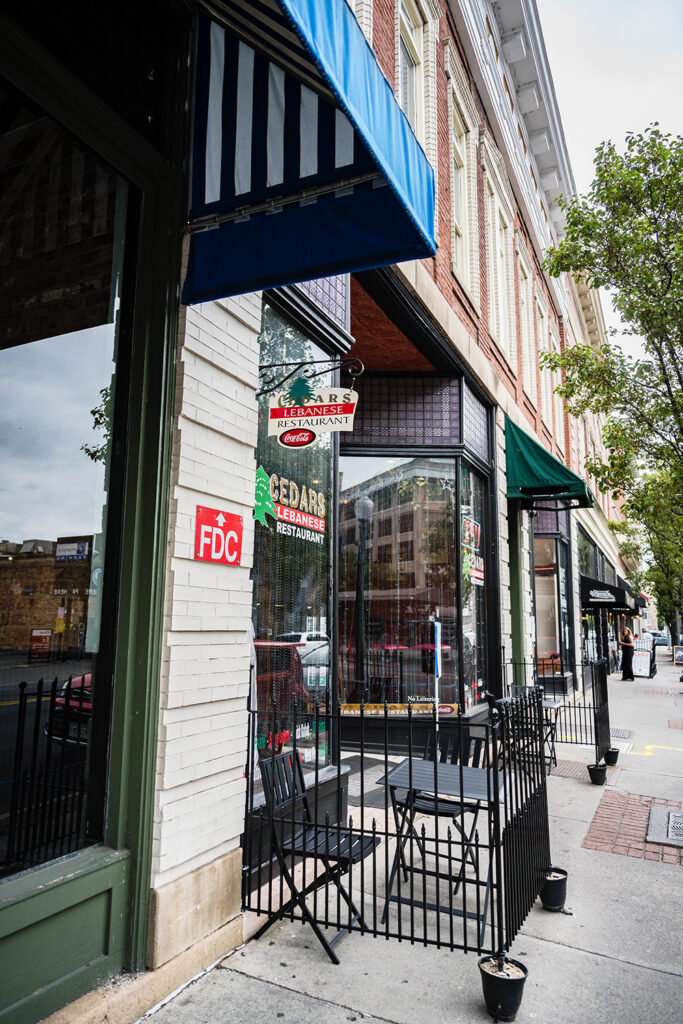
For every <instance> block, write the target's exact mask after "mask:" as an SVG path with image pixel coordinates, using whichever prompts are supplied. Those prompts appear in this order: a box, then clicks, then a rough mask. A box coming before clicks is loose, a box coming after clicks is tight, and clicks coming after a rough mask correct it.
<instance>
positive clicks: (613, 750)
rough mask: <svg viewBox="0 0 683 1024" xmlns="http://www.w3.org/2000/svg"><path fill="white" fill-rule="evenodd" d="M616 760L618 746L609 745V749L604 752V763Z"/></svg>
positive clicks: (617, 757)
mask: <svg viewBox="0 0 683 1024" xmlns="http://www.w3.org/2000/svg"><path fill="white" fill-rule="evenodd" d="M618 760H619V748H618V747H610V749H609V750H608V751H607V753H606V754H605V764H616V763H617V761H618Z"/></svg>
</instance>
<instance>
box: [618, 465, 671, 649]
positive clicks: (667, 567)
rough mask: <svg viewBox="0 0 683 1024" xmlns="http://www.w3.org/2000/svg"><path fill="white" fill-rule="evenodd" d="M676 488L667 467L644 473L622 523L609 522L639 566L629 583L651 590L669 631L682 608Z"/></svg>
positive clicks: (625, 552) (624, 553)
mask: <svg viewBox="0 0 683 1024" xmlns="http://www.w3.org/2000/svg"><path fill="white" fill-rule="evenodd" d="M677 487H679V483H677V481H676V480H675V478H674V477H673V476H672V474H671V472H669V471H667V470H660V471H657V472H654V473H647V474H644V475H643V477H642V478H641V480H640V481H639V486H638V488H637V489H636V490H635V491H634V492H633V494H631V495H630V496H629V497H628V498H627V499H626V502H625V504H624V512H625V514H626V522H624V523H612V524H610V525H611V527H612V530H613V531H614V532H615V533H616V534H617V536H618V537H619V540H620V551H621V554H622V556H623V557H625V558H632V559H634V560H635V561H636V562H638V563H639V564H640V566H641V569H640V572H639V573H637V574H636V575H634V576H633V577H632V578H631V583H632V584H633V585H634V586H635V587H636V588H637V589H639V590H645V592H646V593H654V595H655V597H656V599H657V610H658V613H659V615H660V616H661V618H663V619H664V620H665V621H666V623H667V625H668V626H669V628H670V629H671V631H672V634H673V632H674V626H673V622H674V619H675V616H676V612H677V610H678V609H680V608H682V607H683V542H682V539H681V538H683V514H681V513H680V512H677V511H676V510H675V508H672V503H671V495H672V493H673V492H674V490H675V489H676V488H677ZM679 493H680V492H679Z"/></svg>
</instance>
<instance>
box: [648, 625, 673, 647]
mask: <svg viewBox="0 0 683 1024" xmlns="http://www.w3.org/2000/svg"><path fill="white" fill-rule="evenodd" d="M651 632H652V635H653V637H654V638H655V647H668V646H669V638H668V636H667V635H666V633H664V632H663V631H662V630H661V629H653V630H651Z"/></svg>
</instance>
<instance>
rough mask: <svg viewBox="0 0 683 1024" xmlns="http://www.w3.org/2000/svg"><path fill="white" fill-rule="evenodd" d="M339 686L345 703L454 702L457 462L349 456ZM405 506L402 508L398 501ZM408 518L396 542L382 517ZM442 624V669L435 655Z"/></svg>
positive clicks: (344, 485)
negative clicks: (350, 527)
mask: <svg viewBox="0 0 683 1024" xmlns="http://www.w3.org/2000/svg"><path fill="white" fill-rule="evenodd" d="M340 501H341V508H342V510H343V512H342V517H343V518H344V519H345V520H346V517H347V515H348V510H349V509H351V510H353V517H354V519H355V525H356V529H355V534H354V535H353V537H352V538H347V539H346V540H345V539H344V538H343V537H342V546H341V552H340V564H339V643H340V651H339V680H340V681H339V687H340V695H341V700H342V709H343V710H346V711H348V712H351V713H352V712H353V711H354V710H355V709H356V708H357V705H359V704H360V702H361V701H362V702H364V703H365V704H367V705H378V704H380V705H382V706H383V702H384V701H387V702H388V703H389V704H391V705H394V706H395V707H394V710H396V711H401V710H402V711H404V712H405V710H406V709H407V706H408V703H410V702H412V703H414V705H415V707H416V709H418V708H419V706H420V701H421V700H423V699H425V698H432V699H433V698H435V697H436V699H438V700H439V701H440V702H442V703H444V704H451V705H455V704H456V703H457V702H458V701H459V696H458V614H457V600H456V590H455V572H454V564H455V464H454V462H453V461H452V460H445V459H436V458H435V459H430V458H419V459H402V458H393V457H390V456H387V457H383V456H378V457H367V458H356V457H349V456H344V457H342V458H341V460H340ZM399 510H400V511H399ZM387 512H388V513H389V516H390V517H391V519H392V521H396V522H398V523H399V530H400V540H399V539H398V537H396V536H395V537H394V538H393V539H390V540H389V541H388V542H387V540H385V538H384V536H383V534H382V528H381V524H382V523H383V522H384V521H385V517H386V515H387ZM436 623H439V624H440V638H441V640H440V644H441V664H440V667H441V673H440V675H439V676H438V678H437V671H436V664H435V637H436V635H437V633H436V630H435V624H436Z"/></svg>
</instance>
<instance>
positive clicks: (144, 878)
mask: <svg viewBox="0 0 683 1024" xmlns="http://www.w3.org/2000/svg"><path fill="white" fill-rule="evenodd" d="M171 13H172V14H173V26H172V32H171V37H172V38H171V37H169V38H171V42H170V43H169V46H168V49H167V50H164V51H163V59H164V61H165V62H166V64H167V65H170V66H171V69H172V71H173V75H172V76H171V77H169V79H168V83H169V84H168V89H169V92H168V93H164V97H165V101H166V107H167V110H166V117H165V119H164V129H165V135H164V140H163V141H164V146H165V147H166V152H165V154H162V153H161V152H160V151H158V150H157V149H155V148H153V146H152V144H151V143H149V142H148V141H147V140H146V139H144V138H143V137H142V136H141V135H140V134H139V131H138V130H137V129H136V128H135V127H134V126H133V125H132V124H131V123H129V121H128V120H126V119H125V118H124V117H123V116H121V115H120V114H119V113H117V112H116V111H115V110H114V109H113V108H112V107H110V106H108V105H107V102H106V100H105V99H103V98H102V97H101V95H99V93H95V92H94V91H93V89H92V86H89V85H86V84H84V83H83V81H81V79H80V78H79V77H78V76H77V74H76V73H74V71H73V70H71V67H70V66H69V67H67V66H66V65H65V64H63V63H60V58H59V56H56V55H55V54H54V53H52V52H50V51H48V50H47V49H46V48H45V47H44V46H43V45H42V44H41V43H39V42H38V41H36V39H34V38H33V36H32V35H31V34H30V31H29V30H28V29H26V28H25V27H23V26H19V25H18V24H17V23H16V22H13V21H11V20H10V19H9V18H6V17H5V15H2V16H1V17H0V23H1V24H2V29H3V30H2V32H0V53H1V54H2V58H3V59H2V67H3V75H4V76H5V77H6V78H7V80H8V81H9V82H10V83H11V84H12V86H13V87H14V88H16V89H17V90H19V91H20V92H21V93H22V94H23V95H24V96H26V97H27V98H28V99H29V100H30V101H32V102H33V103H35V104H36V105H37V106H38V107H39V108H41V109H42V110H44V111H45V113H46V114H47V115H49V116H51V117H53V118H54V119H55V120H56V121H58V122H59V123H60V124H61V125H62V126H63V127H64V128H65V129H67V130H68V131H70V132H71V133H72V134H73V135H74V136H75V137H76V138H77V139H79V140H80V141H81V142H82V143H83V144H84V145H86V146H88V147H89V148H90V149H92V150H93V152H95V153H96V154H97V155H98V156H99V157H100V158H101V159H103V160H105V161H106V162H107V163H108V164H110V166H111V167H112V168H113V169H114V170H115V171H116V172H117V173H118V174H120V175H121V176H122V177H123V178H124V179H126V180H127V181H128V182H129V184H130V185H131V186H132V189H131V192H132V193H137V196H138V198H139V202H138V201H136V200H135V199H133V201H132V202H130V203H129V216H130V217H134V216H135V214H136V212H137V214H138V219H137V222H136V225H135V237H136V245H135V248H136V271H135V274H134V278H135V280H134V294H129V295H124V304H125V305H126V306H129V309H130V320H129V323H128V327H127V332H129V334H130V338H131V342H130V361H129V373H128V380H129V387H128V388H127V389H126V388H124V387H123V380H121V384H122V387H121V390H118V389H117V395H116V398H115V402H116V405H117V410H116V411H117V413H122V412H123V411H124V410H123V406H122V405H121V403H123V405H124V406H126V411H125V414H126V415H127V420H128V425H129V428H130V429H129V430H128V431H127V433H126V435H125V442H126V443H125V446H124V447H125V453H124V452H123V451H122V452H121V453H118V455H120V457H121V458H125V471H124V470H123V469H121V470H117V469H116V467H115V466H114V467H112V473H113V474H114V475H116V473H118V472H120V474H121V476H122V477H123V478H124V480H123V482H124V495H123V500H122V502H121V508H120V510H119V516H120V529H116V532H118V534H119V537H118V544H117V551H114V547H115V543H114V540H113V539H112V547H111V549H110V550H109V551H108V557H109V555H111V556H112V561H111V562H110V565H113V558H114V557H116V556H117V555H118V556H120V557H119V565H118V569H117V573H116V575H117V577H118V578H117V580H115V579H114V574H113V573H111V572H110V573H109V578H108V582H105V588H107V587H109V598H108V600H109V602H110V605H111V602H112V601H113V602H115V603H116V604H117V606H118V622H117V626H116V635H115V637H112V647H113V649H112V662H113V677H114V684H113V690H112V696H113V699H112V702H111V705H112V710H111V728H110V730H109V734H110V737H111V739H110V751H109V753H110V760H109V767H108V771H107V803H106V808H105V815H104V818H103V831H104V835H103V839H104V844H103V845H101V846H95V847H90V848H87V849H84V850H80V851H78V852H76V853H74V854H71V855H70V856H69V857H68V859H67V861H66V862H63V861H54V862H52V863H48V864H45V865H41V866H38V867H36V868H34V869H32V870H30V871H27V872H25V873H23V874H21V875H20V876H16V877H12V878H10V879H7V880H6V881H5V882H4V883H3V901H2V907H1V908H0V933H1V934H2V936H3V951H4V954H5V968H6V970H5V977H6V980H7V986H6V990H5V992H4V995H5V997H6V999H8V1000H9V1003H8V1005H7V1006H6V1007H4V1011H6V1012H4V1016H3V1020H4V1019H5V1018H6V1019H7V1020H8V1022H10V1021H11V1022H14V1021H17V1024H18V1022H19V1021H24V1020H27V1019H29V1017H30V1018H31V1019H37V1018H39V1017H40V1018H42V1017H43V1016H45V1015H47V1014H49V1013H51V1012H52V1011H53V1010H55V1009H57V1008H58V1007H59V1006H61V1005H63V1004H64V1003H65V1002H68V1001H69V1000H70V999H74V998H76V997H77V996H78V995H80V994H82V993H83V992H84V991H87V989H89V988H91V987H93V986H94V985H96V984H98V983H99V982H101V981H103V980H104V979H106V978H107V977H108V976H110V975H111V974H113V973H116V972H117V971H119V970H120V969H121V967H127V968H128V969H130V970H142V969H144V967H145V962H146V949H147V930H148V923H149V892H150V874H151V862H152V827H153V814H152V810H153V804H154V786H155V768H156V751H157V735H158V708H159V685H160V684H159V680H160V663H161V637H162V624H163V623H162V620H163V601H164V588H165V559H166V524H167V516H168V500H169V477H170V472H169V471H170V450H171V443H172V424H173V399H174V381H175V348H176V337H177V321H178V302H177V296H178V282H179V279H180V271H181V258H180V257H181V228H182V225H181V216H180V213H179V211H181V210H182V209H184V206H185V203H184V189H185V180H184V170H183V157H184V151H185V145H186V131H187V97H188V95H189V74H188V70H189V42H190V21H189V18H190V16H189V14H188V13H187V11H183V10H182V9H181V8H180V6H178V8H177V9H176V10H174V11H173V12H170V11H169V21H170V18H171ZM131 30H132V29H131ZM165 70H166V67H165ZM166 129H167V131H166ZM129 229H130V232H131V233H130V241H131V242H132V241H133V230H132V226H131V221H130V220H129ZM127 241H128V239H127ZM130 269H131V264H130V263H129V264H128V265H127V267H125V268H124V275H125V274H127V273H129V271H130ZM128 283H129V284H130V285H132V282H128ZM129 300H130V301H129ZM122 326H125V325H122ZM122 352H123V348H122V349H121V353H122ZM121 353H120V354H121ZM119 365H120V360H119ZM122 377H123V375H122ZM126 390H127V391H128V394H127V395H126V394H125V393H124V392H125V391H126ZM117 430H118V427H117ZM122 436H123V435H122ZM118 455H117V457H118ZM121 465H122V464H121ZM116 518H117V516H116V514H115V512H114V510H112V530H110V529H109V526H108V531H107V532H108V537H112V538H113V533H112V531H113V530H115V527H116V524H115V523H114V520H115V519H116ZM95 728H96V726H95ZM100 771H101V768H100ZM31 930H32V933H31ZM79 930H80V934H87V935H88V936H90V937H91V939H92V937H97V941H98V942H101V945H102V951H101V953H100V954H99V955H94V954H93V952H92V949H90V950H89V951H88V950H86V949H85V948H84V950H83V954H82V956H83V960H82V961H79V962H77V963H75V964H74V963H73V962H72V963H71V964H69V963H65V965H64V967H63V968H62V967H61V966H59V967H58V968H57V969H55V963H56V962H57V961H55V955H56V954H55V950H59V949H60V948H62V946H61V945H60V943H63V942H64V940H65V938H66V937H69V936H70V934H71V933H74V932H76V933H77V932H78V931H79ZM15 936H16V937H17V940H18V941H17V942H15V941H14V940H15ZM27 941H30V942H31V943H32V949H33V953H34V955H33V956H32V957H31V958H29V959H27V958H26V956H25V948H26V943H27ZM93 941H94V939H93Z"/></svg>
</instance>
